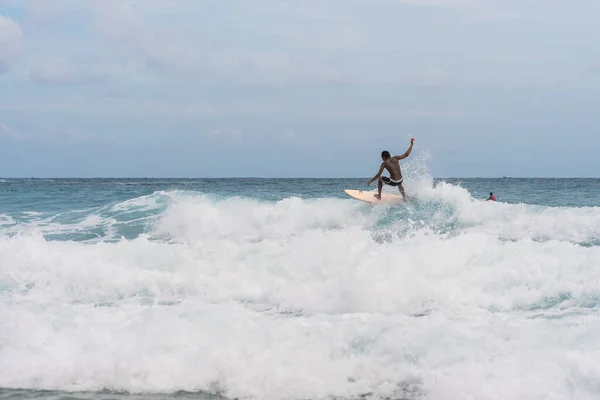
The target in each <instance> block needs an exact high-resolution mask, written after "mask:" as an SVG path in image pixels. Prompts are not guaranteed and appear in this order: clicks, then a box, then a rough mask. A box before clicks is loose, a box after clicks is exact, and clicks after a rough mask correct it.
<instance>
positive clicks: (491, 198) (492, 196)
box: [486, 192, 496, 201]
mask: <svg viewBox="0 0 600 400" xmlns="http://www.w3.org/2000/svg"><path fill="white" fill-rule="evenodd" d="M490 200H491V201H496V196H494V193H492V192H490V197H488V198H487V200H486V201H490Z"/></svg>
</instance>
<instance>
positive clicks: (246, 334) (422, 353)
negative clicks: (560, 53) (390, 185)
mask: <svg viewBox="0 0 600 400" xmlns="http://www.w3.org/2000/svg"><path fill="white" fill-rule="evenodd" d="M405 168H406V170H407V171H408V172H407V173H406V187H407V192H408V193H409V195H411V196H412V197H413V200H412V201H410V202H407V203H406V204H403V205H400V206H397V207H387V206H371V205H368V204H364V203H360V202H357V201H354V200H352V199H349V198H347V197H344V195H343V192H342V190H341V189H343V188H345V187H356V185H358V184H364V182H363V180H347V181H333V180H326V181H323V180H290V181H273V182H271V181H259V182H258V183H257V181H256V180H237V181H227V182H225V181H211V180H207V181H193V182H176V183H173V182H171V183H165V182H150V181H148V182H146V181H143V182H137V183H135V182H134V183H133V184H132V185H131V186H124V185H117V183H123V182H121V181H115V182H109V183H106V182H104V181H102V182H99V181H96V182H91V181H86V182H84V183H83V185H87V186H86V188H87V189H85V190H88V193H89V197H88V199H87V200H85V201H87V203H83V202H84V200H82V201H71V203H68V200H67V199H68V198H69V197H72V195H70V194H68V193H65V195H64V198H61V201H62V203H61V204H60V205H58V204H57V205H55V206H52V205H48V204H45V203H44V204H42V203H41V200H36V201H31V202H29V203H28V202H27V201H20V202H19V203H20V204H21V205H20V206H19V207H14V208H13V209H12V210H10V211H7V212H6V213H4V214H2V216H1V217H0V235H1V236H0V320H2V321H3V322H4V323H3V324H2V325H0V387H2V388H5V390H8V389H11V390H16V389H23V390H26V391H29V392H26V393H29V394H32V393H37V392H34V391H36V390H49V391H58V393H63V392H67V391H77V392H94V391H102V390H108V391H113V392H115V393H117V392H127V393H146V394H151V393H167V394H168V393H173V396H176V393H178V392H181V391H184V392H199V393H203V395H206V396H209V395H210V394H211V393H212V394H220V395H223V396H226V397H228V398H240V399H241V398H252V399H282V398H286V399H309V398H310V399H317V398H318V399H321V398H359V397H363V398H373V399H374V398H395V399H425V398H427V399H458V398H464V399H471V398H472V399H475V398H480V399H481V398H485V399H503V400H506V399H525V398H526V399H569V398H573V399H596V398H598V396H599V395H600V385H599V384H598V382H599V381H600V379H599V378H600V367H598V366H597V363H596V362H595V361H596V359H597V358H598V356H599V355H600V354H599V350H598V349H600V339H599V336H598V335H597V332H598V330H599V329H600V317H599V315H598V310H600V303H599V301H600V289H599V288H600V285H599V282H598V278H597V276H600V275H599V274H598V269H599V262H598V260H600V250H599V249H600V247H599V246H598V243H599V237H600V208H598V207H569V206H561V207H549V206H542V205H535V204H525V203H520V204H510V203H503V202H498V203H491V202H486V201H483V200H480V199H477V198H474V197H473V196H472V195H471V192H470V191H469V190H467V188H466V187H464V186H463V185H457V184H455V183H450V182H443V181H442V182H434V181H433V180H432V179H430V178H428V177H427V173H426V171H425V170H424V169H421V170H420V171H418V172H415V171H417V168H415V167H413V168H411V165H410V164H407V167H405ZM4 184H5V185H9V184H10V185H18V184H19V183H18V182H17V183H15V182H14V181H11V182H10V183H8V182H7V183H4ZM491 184H492V183H491V182H487V183H486V185H488V186H489V185H491ZM495 184H498V183H497V182H496V183H495ZM29 185H31V184H29ZM44 185H65V187H71V189H70V190H72V191H81V190H84V189H82V188H81V186H77V185H82V183H81V182H76V183H73V182H63V183H60V182H56V181H54V182H52V183H44ZM219 185H222V186H219ZM34 186H35V185H34ZM117 186H119V187H120V189H116V187H117ZM265 186H267V187H265ZM13 187H14V186H13ZM52 187H54V188H56V186H52ZM123 187H127V188H129V189H127V190H128V191H125V192H123V190H124V189H122V188H123ZM29 189H30V191H29V192H27V191H26V190H25V189H23V190H21V191H19V190H17V193H21V194H22V193H25V192H26V193H28V194H27V196H31V193H32V192H36V189H35V188H33V189H32V188H31V187H30V188H29ZM37 190H38V191H39V190H41V189H39V188H38V189H37ZM44 190H49V189H48V188H47V187H46V188H45V189H44ZM233 190H236V192H235V193H233V192H232V191H233ZM386 190H387V188H386ZM483 190H485V189H483ZM523 190H526V188H524V189H523ZM111 191H112V192H111ZM67 192H68V191H67ZM69 193H72V192H69ZM286 193H293V195H286ZM340 193H341V194H340ZM94 196H95V197H94ZM277 196H279V197H277ZM89 199H95V200H94V201H92V200H89ZM107 199H109V201H107ZM15 203H17V201H15ZM10 393H12V394H14V392H10ZM50 393H54V392H50ZM81 396H83V397H82V398H85V394H82V395H81Z"/></svg>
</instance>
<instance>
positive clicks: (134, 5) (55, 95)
mask: <svg viewBox="0 0 600 400" xmlns="http://www.w3.org/2000/svg"><path fill="white" fill-rule="evenodd" d="M599 15H600V1H598V0H574V1H565V0H294V1H292V0H210V1H209V0H161V1H159V0H0V176H4V177H29V176H39V177H48V176H53V177H64V176H68V177H73V176H77V177H88V176H102V177H109V176H114V177H126V176H129V177H139V176H150V177H208V176H210V177H220V176H265V177H274V176H280V177H289V176H295V177H303V176H306V177H313V176H316V177H371V176H373V175H374V174H375V173H376V172H377V169H378V166H379V163H380V158H379V154H380V153H381V151H382V150H388V151H390V152H391V153H402V152H404V151H405V150H406V148H407V147H408V145H409V140H410V138H411V137H415V138H416V143H415V148H414V151H413V156H414V157H415V158H418V157H420V156H422V155H423V154H428V157H429V158H428V159H427V162H426V166H427V167H428V168H429V169H430V170H431V171H432V172H433V174H434V175H435V176H437V177H448V176H454V177H457V176H458V177H471V176H503V175H510V176H554V177H563V176H565V177H571V176H596V177H597V176H600V157H599V153H600V25H599V24H598V16H599Z"/></svg>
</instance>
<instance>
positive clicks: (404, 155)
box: [394, 138, 415, 160]
mask: <svg viewBox="0 0 600 400" xmlns="http://www.w3.org/2000/svg"><path fill="white" fill-rule="evenodd" d="M414 143H415V138H412V139H410V147H409V148H408V150H406V152H405V153H404V154H401V155H399V156H394V158H395V159H396V160H402V159H404V158H406V157H408V156H409V155H410V152H411V151H412V148H413V144H414Z"/></svg>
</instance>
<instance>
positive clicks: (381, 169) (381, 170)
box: [367, 163, 383, 185]
mask: <svg viewBox="0 0 600 400" xmlns="http://www.w3.org/2000/svg"><path fill="white" fill-rule="evenodd" d="M382 173H383V163H381V167H379V172H377V174H376V175H375V176H374V177H373V178H371V180H370V181H369V182H367V185H370V184H371V182H373V181H374V180H376V179H378V178H379V177H380V176H381V174H382Z"/></svg>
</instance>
